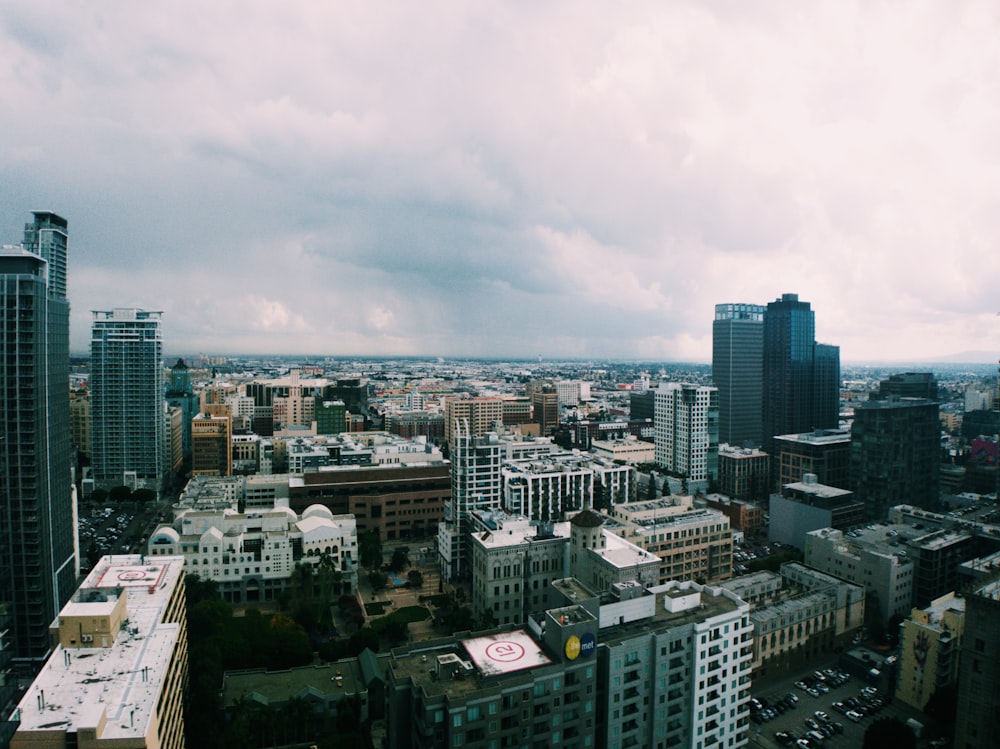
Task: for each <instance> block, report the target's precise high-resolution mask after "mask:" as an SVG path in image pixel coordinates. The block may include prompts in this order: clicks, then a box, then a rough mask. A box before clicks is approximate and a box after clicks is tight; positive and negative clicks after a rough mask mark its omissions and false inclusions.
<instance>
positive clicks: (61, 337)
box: [0, 212, 79, 707]
mask: <svg viewBox="0 0 1000 749" xmlns="http://www.w3.org/2000/svg"><path fill="white" fill-rule="evenodd" d="M67 229H68V225H67V222H66V220H65V219H63V218H61V217H60V216H57V215H56V214H54V213H49V212H35V214H34V220H33V221H32V223H30V224H28V225H26V226H25V230H24V242H23V244H22V245H21V246H19V247H3V248H0V373H2V383H3V387H2V389H0V413H2V414H3V419H4V425H5V430H4V434H3V436H2V437H0V605H6V606H7V607H8V608H7V611H8V613H9V615H10V629H9V630H8V632H7V635H6V646H5V649H7V648H9V652H10V653H11V654H12V656H13V658H14V662H15V664H22V665H23V667H24V670H26V671H29V672H30V671H33V670H34V669H35V668H36V667H37V666H38V665H40V664H41V662H42V661H43V660H44V659H45V657H46V655H47V654H48V653H49V650H50V644H49V636H48V626H49V624H50V623H51V622H52V620H53V619H54V618H55V616H56V614H57V613H58V611H59V609H60V608H61V607H62V605H63V604H64V603H66V601H67V600H68V599H69V597H70V595H71V594H72V592H73V590H74V588H75V580H76V575H77V574H78V572H79V570H78V567H79V560H78V554H77V552H76V551H75V547H76V540H75V539H76V528H75V523H74V520H73V518H74V499H73V486H72V473H71V470H72V468H71V467H72V455H71V452H72V448H71V443H70V407H69V301H68V300H67V299H66V262H67V258H66V255H67V237H68V234H67ZM0 707H2V706H0Z"/></svg>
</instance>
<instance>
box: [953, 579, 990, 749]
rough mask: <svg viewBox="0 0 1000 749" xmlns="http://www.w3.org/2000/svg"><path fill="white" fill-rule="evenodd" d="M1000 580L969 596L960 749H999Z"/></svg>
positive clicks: (961, 682)
mask: <svg viewBox="0 0 1000 749" xmlns="http://www.w3.org/2000/svg"><path fill="white" fill-rule="evenodd" d="M998 618H1000V579H996V578H995V577H994V578H993V579H991V580H989V581H987V582H984V583H982V584H981V585H979V586H978V587H977V588H976V589H975V590H973V591H971V592H970V593H969V594H967V595H966V597H965V631H964V632H963V633H962V638H961V646H960V647H961V658H960V660H959V673H958V708H957V712H956V715H955V743H954V746H955V747H956V749H978V747H981V746H995V744H996V738H997V736H1000V710H997V705H1000V638H998V637H997V636H996V626H997V620H998Z"/></svg>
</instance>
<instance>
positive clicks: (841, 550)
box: [804, 528, 915, 626]
mask: <svg viewBox="0 0 1000 749" xmlns="http://www.w3.org/2000/svg"><path fill="white" fill-rule="evenodd" d="M879 532H881V531H879ZM879 532H877V533H879ZM877 533H876V534H873V536H872V537H871V538H869V539H864V538H854V537H852V536H847V535H845V534H844V533H843V532H842V531H838V530H834V529H833V528H823V529H821V530H816V531H812V532H810V533H807V534H806V543H805V559H804V562H805V564H806V565H808V566H809V567H813V568H814V569H818V570H820V571H822V572H826V573H828V574H830V575H833V576H834V577H839V578H840V579H841V580H846V581H847V582H851V583H854V584H855V585H861V586H863V587H864V589H865V596H866V599H867V602H868V603H867V607H868V610H869V611H870V612H871V613H872V615H877V616H878V617H879V621H880V622H881V623H882V626H885V625H887V624H888V623H889V619H891V618H892V617H893V615H896V614H898V615H899V616H906V614H907V613H908V612H909V611H910V609H911V608H912V606H913V584H914V577H915V567H914V564H913V560H912V559H910V558H909V556H908V555H907V554H906V551H905V550H904V549H900V548H898V547H896V546H893V545H892V544H890V543H887V542H886V540H885V536H884V533H883V534H882V536H883V538H882V539H881V540H877V539H876V538H875V535H877Z"/></svg>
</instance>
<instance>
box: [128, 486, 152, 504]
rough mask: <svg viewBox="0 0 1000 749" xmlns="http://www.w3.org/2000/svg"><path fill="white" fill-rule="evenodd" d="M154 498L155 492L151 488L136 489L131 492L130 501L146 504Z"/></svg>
mask: <svg viewBox="0 0 1000 749" xmlns="http://www.w3.org/2000/svg"><path fill="white" fill-rule="evenodd" d="M155 500H156V492H154V491H153V490H152V489H136V490H135V491H134V492H132V501H134V502H142V503H143V504H147V503H149V502H154V501H155Z"/></svg>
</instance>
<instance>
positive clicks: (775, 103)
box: [0, 0, 1000, 360]
mask: <svg viewBox="0 0 1000 749" xmlns="http://www.w3.org/2000/svg"><path fill="white" fill-rule="evenodd" d="M8 5H9V4H8ZM998 13H1000V11H998V10H997V9H996V7H995V6H994V4H992V3H989V2H986V1H982V2H974V1H971V2H967V3H962V4H960V5H959V6H954V5H944V4H936V3H910V2H904V1H903V0H897V1H896V2H887V3H882V4H875V5H872V4H864V3H812V4H800V5H798V6H796V7H795V9H794V12H791V11H789V9H788V6H787V5H785V4H780V3H772V2H767V1H766V0H761V1H760V2H740V3H729V2H716V3H710V4H706V3H700V2H693V0H692V1H691V2H684V1H683V0H676V1H672V2H668V3H659V2H648V3H641V2H640V3H634V4H629V5H627V6H622V7H614V8H612V7H610V6H607V5H602V4H585V5H584V6H580V5H579V4H576V3H572V4H571V3H560V2H555V3H549V4H543V5H537V4H536V5H509V4H500V3H497V4H485V5H483V4H476V5H460V6H455V5H453V4H443V3H442V4H437V3H433V2H431V3H423V4H420V5H407V4H395V5H385V4H379V5H371V4H367V5H366V4H360V3H341V2H337V3H333V4H315V3H291V4H285V5H283V6H281V7H280V8H279V7H278V6H272V5H269V4H257V3H249V4H247V3H225V2H220V3H210V4H207V5H206V4H204V3H202V4H198V5H194V4H191V3H184V2H182V3H180V4H179V5H177V4H175V5H172V6H171V7H170V9H165V8H159V7H157V8H153V7H151V6H145V5H142V4H134V3H120V4H114V5H111V6H107V5H87V4H83V5H81V4H77V3H69V2H59V1H56V0H52V1H51V2H47V1H45V0H39V1H38V2H33V3H31V4H21V5H20V6H19V7H4V8H2V9H0V41H2V42H3V46H4V50H5V54H4V55H3V58H2V59H0V91H2V92H3V95H2V96H0V118H2V121H3V122H4V123H5V134H4V139H3V143H0V170H2V171H3V173H4V179H3V180H2V181H0V204H2V205H4V206H5V209H6V210H5V212H4V215H0V241H4V242H12V241H17V240H18V239H19V238H20V225H21V224H22V223H23V222H24V221H25V220H26V217H27V213H28V211H30V210H32V209H35V208H39V207H44V208H47V209H52V210H57V211H60V212H62V213H63V214H65V215H66V216H67V218H68V219H69V220H70V227H71V265H70V273H71V281H70V284H71V294H72V302H73V309H74V317H73V325H74V328H73V339H74V347H75V348H76V349H82V348H84V347H85V346H86V340H87V331H88V329H89V317H88V314H89V312H88V311H89V310H90V309H95V308H102V309H103V308H108V307H113V306H122V305H126V304H133V303H138V304H139V305H140V306H146V307H149V308H157V309H163V310H164V312H165V316H164V325H165V327H166V329H167V332H168V334H169V336H170V338H169V340H168V348H171V347H173V348H176V349H178V350H184V349H187V348H197V349H199V350H214V351H245V352H250V351H260V352H315V353H359V354H364V353H372V354H378V353H411V354H421V353H428V354H470V355H479V354H494V355H517V354H521V355H526V356H532V355H535V354H537V353H542V354H544V355H546V356H549V357H551V356H559V355H581V356H600V355H602V354H607V355H619V356H640V355H655V356H662V357H665V358H678V359H691V358H697V359H702V360H707V358H708V357H709V356H710V330H711V318H712V305H714V304H715V303H717V302H723V301H737V300H743V301H757V302H761V303H766V302H767V301H770V300H772V299H774V298H775V297H777V296H778V295H780V294H781V293H783V292H786V291H795V292H798V293H799V294H800V296H801V297H802V298H803V299H806V300H809V301H811V302H812V303H813V307H814V309H815V310H816V313H817V332H818V335H819V337H820V338H821V339H823V340H825V341H829V342H831V343H839V344H840V345H841V347H842V355H843V357H844V358H845V359H862V358H864V359H869V358H883V357H891V358H914V357H920V356H924V355H926V356H932V355H939V354H948V353H952V352H955V351H961V350H973V349H990V348H996V347H997V346H998V342H997V336H996V333H995V332H994V329H995V323H996V319H995V316H994V315H995V312H996V311H997V309H996V308H997V307H998V305H997V303H996V301H995V299H996V291H995V290H996V289H997V287H998V284H1000V259H998V255H997V253H996V251H995V245H996V241H997V235H998V229H1000V226H998V220H997V218H996V216H998V215H1000V211H998V210H997V205H996V203H997V200H996V198H995V196H996V195H997V194H998V188H1000V145H998V141H997V139H996V135H995V134H996V132H997V127H998V124H1000V49H998V47H997V45H996V44H995V43H994V40H995V39H996V38H997V35H998V32H1000V16H998ZM875 331H877V333H876V332H875Z"/></svg>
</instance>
